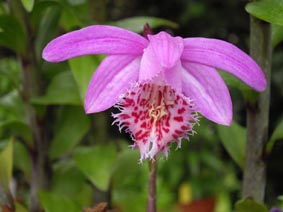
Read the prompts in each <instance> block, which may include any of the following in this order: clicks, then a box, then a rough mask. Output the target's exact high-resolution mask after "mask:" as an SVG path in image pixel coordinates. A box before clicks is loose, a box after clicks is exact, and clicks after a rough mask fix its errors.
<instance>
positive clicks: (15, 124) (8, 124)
mask: <svg viewBox="0 0 283 212" xmlns="http://www.w3.org/2000/svg"><path fill="white" fill-rule="evenodd" d="M3 132H5V133H9V134H11V136H12V135H17V136H19V137H21V138H22V139H23V140H24V141H25V142H26V143H27V144H32V131H31V129H30V128H29V126H28V125H27V124H26V123H23V122H21V121H17V120H11V121H5V122H2V123H0V135H1V134H3Z"/></svg>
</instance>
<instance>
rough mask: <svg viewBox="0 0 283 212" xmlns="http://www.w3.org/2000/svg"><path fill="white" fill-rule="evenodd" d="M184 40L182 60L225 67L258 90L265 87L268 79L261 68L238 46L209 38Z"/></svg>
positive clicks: (224, 68) (220, 67)
mask: <svg viewBox="0 0 283 212" xmlns="http://www.w3.org/2000/svg"><path fill="white" fill-rule="evenodd" d="M184 42H185V48H184V52H183V55H182V60H184V61H189V62H195V63H200V64H204V65H208V66H213V67H215V68H219V69H223V70H225V71H227V72H229V73H231V74H233V75H235V76H236V77H238V78H240V79H241V80H242V81H243V82H245V83H246V84H247V85H249V86H251V87H252V88H254V89H255V90H257V91H263V90H264V89H265V87H266V80H265V76H264V73H263V71H262V70H261V68H260V67H259V66H258V65H257V64H256V62H255V61H254V60H253V59H252V58H251V57H250V56H249V55H247V54H246V53H245V52H243V51H242V50H240V49H239V48H237V47H236V46H234V45H232V44H230V43H228V42H225V41H221V40H217V39H208V38H186V39H184Z"/></svg>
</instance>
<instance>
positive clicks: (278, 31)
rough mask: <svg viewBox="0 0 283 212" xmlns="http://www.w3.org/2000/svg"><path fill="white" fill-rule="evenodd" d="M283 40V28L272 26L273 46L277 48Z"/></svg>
mask: <svg viewBox="0 0 283 212" xmlns="http://www.w3.org/2000/svg"><path fill="white" fill-rule="evenodd" d="M282 40H283V26H279V25H274V24H272V46H273V48H274V47H276V46H277V45H278V44H279V43H280V42H281V41H282Z"/></svg>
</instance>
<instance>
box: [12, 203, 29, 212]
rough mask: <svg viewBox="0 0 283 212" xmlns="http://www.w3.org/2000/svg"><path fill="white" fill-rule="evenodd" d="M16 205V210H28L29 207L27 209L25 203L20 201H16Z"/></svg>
mask: <svg viewBox="0 0 283 212" xmlns="http://www.w3.org/2000/svg"><path fill="white" fill-rule="evenodd" d="M15 206H16V212H28V209H26V208H25V207H24V206H23V205H21V204H20V203H18V202H15Z"/></svg>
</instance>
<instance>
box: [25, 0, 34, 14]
mask: <svg viewBox="0 0 283 212" xmlns="http://www.w3.org/2000/svg"><path fill="white" fill-rule="evenodd" d="M22 4H23V6H24V8H25V9H26V10H27V11H28V12H30V11H32V8H33V5H34V0H22Z"/></svg>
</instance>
